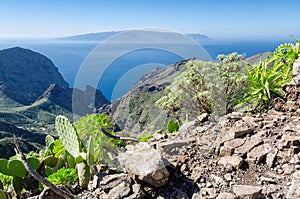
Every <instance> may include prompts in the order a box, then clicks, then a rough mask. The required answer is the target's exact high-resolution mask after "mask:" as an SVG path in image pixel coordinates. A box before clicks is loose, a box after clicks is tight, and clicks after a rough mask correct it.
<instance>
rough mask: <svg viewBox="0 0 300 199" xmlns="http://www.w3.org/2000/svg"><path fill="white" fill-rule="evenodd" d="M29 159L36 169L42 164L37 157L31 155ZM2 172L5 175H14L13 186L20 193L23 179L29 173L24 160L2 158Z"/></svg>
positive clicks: (0, 163)
mask: <svg viewBox="0 0 300 199" xmlns="http://www.w3.org/2000/svg"><path fill="white" fill-rule="evenodd" d="M27 161H28V163H29V164H30V166H31V167H32V168H34V169H37V168H38V167H39V166H40V161H39V160H38V159H37V158H33V157H30V158H28V159H27ZM0 172H1V173H3V174H4V175H8V176H12V177H13V180H12V185H13V188H14V190H15V192H16V194H20V193H21V191H22V189H23V185H22V181H23V179H24V178H25V177H26V176H27V175H28V172H27V170H26V169H25V167H24V165H23V163H22V161H21V160H18V159H13V160H6V159H0Z"/></svg>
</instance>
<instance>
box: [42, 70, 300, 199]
mask: <svg viewBox="0 0 300 199" xmlns="http://www.w3.org/2000/svg"><path fill="white" fill-rule="evenodd" d="M299 74H300V73H299ZM286 93H287V96H286V101H284V100H278V101H277V102H276V103H275V104H274V106H273V108H272V109H270V110H269V111H268V112H265V113H262V114H246V113H239V112H233V113H230V114H228V115H225V116H223V117H221V118H220V120H219V121H218V122H211V121H209V116H208V115H207V114H203V115H200V116H199V117H198V118H197V119H196V120H194V121H192V122H189V123H186V124H184V125H182V126H181V128H180V130H179V132H178V133H176V134H155V135H154V137H153V138H152V139H151V140H149V143H138V144H135V145H127V146H126V151H125V152H122V153H120V154H119V156H118V161H119V163H120V165H119V166H120V167H121V168H122V169H123V171H124V172H125V173H118V172H117V170H113V169H109V168H105V167H104V166H102V167H101V166H98V171H99V172H98V174H97V175H95V176H94V179H93V182H91V183H90V185H89V190H88V191H83V192H81V193H79V194H78V195H77V196H78V197H79V198H103V199H104V198H105V199H110V198H127V199H130V198H132V199H133V198H192V199H198V198H199V199H206V198H207V199H208V198H211V199H212V198H217V199H235V198H236V199H239V198H241V199H242V198H244V199H283V198H288V199H296V198H300V153H299V152H300V86H299V85H297V84H296V85H290V86H288V87H287V88H286ZM73 191H74V190H73ZM41 198H47V197H41ZM56 198H58V197H56Z"/></svg>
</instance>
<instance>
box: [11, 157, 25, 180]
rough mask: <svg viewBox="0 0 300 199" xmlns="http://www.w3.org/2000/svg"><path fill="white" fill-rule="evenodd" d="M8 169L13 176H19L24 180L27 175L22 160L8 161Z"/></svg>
mask: <svg viewBox="0 0 300 199" xmlns="http://www.w3.org/2000/svg"><path fill="white" fill-rule="evenodd" d="M7 168H8V170H9V173H11V174H12V176H17V177H20V178H23V177H25V176H26V175H27V170H26V169H25V167H24V165H23V163H22V162H21V161H20V160H10V161H8V164H7Z"/></svg>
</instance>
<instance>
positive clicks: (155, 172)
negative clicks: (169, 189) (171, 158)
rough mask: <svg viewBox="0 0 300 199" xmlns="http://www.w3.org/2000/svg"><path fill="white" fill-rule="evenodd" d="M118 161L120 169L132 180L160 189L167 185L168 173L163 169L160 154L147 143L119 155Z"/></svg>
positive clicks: (139, 144) (163, 165)
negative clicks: (135, 179) (136, 179)
mask: <svg viewBox="0 0 300 199" xmlns="http://www.w3.org/2000/svg"><path fill="white" fill-rule="evenodd" d="M118 161H119V162H120V165H121V167H122V168H123V169H124V170H125V171H126V172H128V174H129V175H130V176H132V177H133V178H135V177H137V178H138V179H139V180H141V181H144V182H146V183H149V184H150V185H152V186H154V187H160V186H163V185H164V184H166V183H167V181H168V177H169V172H168V171H167V169H166V168H165V164H164V160H163V159H162V157H161V155H160V153H159V152H158V151H157V150H155V149H153V148H152V147H151V146H150V145H149V144H147V143H138V144H137V145H136V146H134V147H132V149H131V150H127V151H126V152H124V153H120V154H119V156H118Z"/></svg>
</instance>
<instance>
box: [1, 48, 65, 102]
mask: <svg viewBox="0 0 300 199" xmlns="http://www.w3.org/2000/svg"><path fill="white" fill-rule="evenodd" d="M0 82H1V89H2V90H3V92H4V94H6V95H7V96H8V97H10V98H11V99H13V100H15V101H17V102H19V103H21V104H24V105H29V104H31V103H33V102H34V101H35V100H36V99H37V98H38V97H39V96H40V95H41V94H42V93H43V92H44V91H45V90H46V89H47V88H48V87H49V85H50V84H53V83H55V84H57V85H59V86H60V87H62V88H68V87H69V85H68V83H67V82H66V81H65V80H64V79H63V77H62V76H61V74H60V73H59V72H58V69H57V68H56V67H55V66H54V64H53V62H52V61H51V60H50V59H48V58H47V57H45V56H44V55H42V54H39V53H37V52H34V51H31V50H29V49H23V48H20V47H15V48H9V49H5V50H1V51H0Z"/></svg>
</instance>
